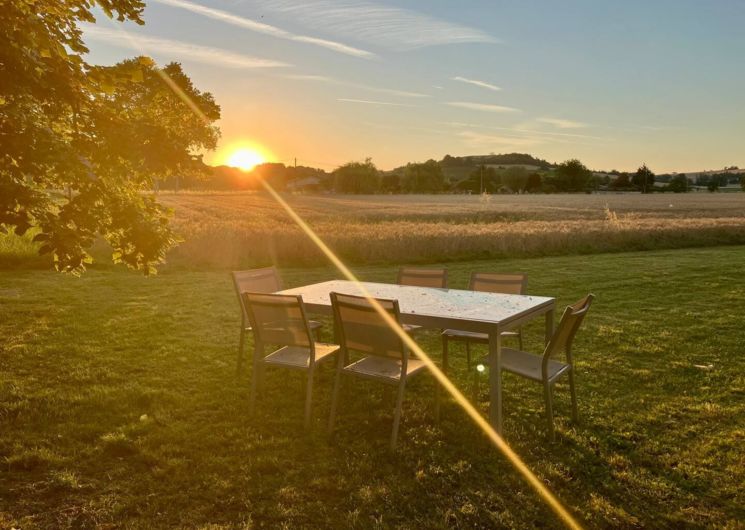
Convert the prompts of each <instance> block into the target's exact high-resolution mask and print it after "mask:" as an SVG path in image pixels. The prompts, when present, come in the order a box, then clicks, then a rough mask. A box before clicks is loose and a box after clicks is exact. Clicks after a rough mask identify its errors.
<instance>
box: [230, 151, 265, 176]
mask: <svg viewBox="0 0 745 530" xmlns="http://www.w3.org/2000/svg"><path fill="white" fill-rule="evenodd" d="M266 161H267V160H266V157H265V156H264V155H263V154H262V153H261V152H260V151H259V150H258V149H253V148H249V147H240V148H238V149H236V150H234V151H233V152H232V153H230V154H229V155H228V157H227V158H226V159H225V164H226V165H228V166H232V167H237V168H239V169H242V170H243V171H251V170H252V169H253V168H255V167H256V166H258V165H259V164H263V163H264V162H266Z"/></svg>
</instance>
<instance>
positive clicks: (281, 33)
mask: <svg viewBox="0 0 745 530" xmlns="http://www.w3.org/2000/svg"><path fill="white" fill-rule="evenodd" d="M154 1H155V2H159V3H161V4H164V5H168V6H171V7H178V8H181V9H185V10H187V11H191V12H192V13H196V14H199V15H202V16H205V17H208V18H212V19H214V20H219V21H221V22H225V23H227V24H232V25H234V26H238V27H240V28H244V29H247V30H250V31H254V32H257V33H264V34H266V35H271V36H273V37H278V38H281V39H287V40H291V41H295V42H303V43H306V44H313V45H315V46H321V47H323V48H327V49H329V50H333V51H335V52H339V53H344V54H346V55H352V56H355V57H362V58H365V59H370V58H372V57H375V54H374V53H372V52H369V51H367V50H361V49H359V48H355V47H352V46H348V45H346V44H343V43H341V42H336V41H332V40H326V39H320V38H317V37H308V36H306V35H296V34H294V33H291V32H289V31H286V30H284V29H281V28H278V27H276V26H272V25H270V24H265V23H263V22H257V21H256V20H252V19H250V18H246V17H242V16H240V15H234V14H233V13H228V12H227V11H222V10H221V9H214V8H212V7H207V6H203V5H201V4H196V3H194V2H189V1H188V0H154Z"/></svg>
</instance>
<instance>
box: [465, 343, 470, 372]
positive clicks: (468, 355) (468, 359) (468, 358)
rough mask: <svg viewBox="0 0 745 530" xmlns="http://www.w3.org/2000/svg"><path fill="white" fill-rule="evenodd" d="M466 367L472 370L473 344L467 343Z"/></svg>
mask: <svg viewBox="0 0 745 530" xmlns="http://www.w3.org/2000/svg"><path fill="white" fill-rule="evenodd" d="M466 366H467V367H468V369H469V370H470V369H471V342H470V341H466Z"/></svg>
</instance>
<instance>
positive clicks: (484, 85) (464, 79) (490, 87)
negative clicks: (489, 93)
mask: <svg viewBox="0 0 745 530" xmlns="http://www.w3.org/2000/svg"><path fill="white" fill-rule="evenodd" d="M453 81H460V82H461V83H468V84H469V85H475V86H477V87H481V88H486V89H488V90H493V91H495V92H498V91H500V90H502V89H501V88H500V87H498V86H497V85H492V84H491V83H487V82H486V81H479V80H478V79H468V78H467V77H460V76H458V77H453Z"/></svg>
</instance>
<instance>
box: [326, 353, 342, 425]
mask: <svg viewBox="0 0 745 530" xmlns="http://www.w3.org/2000/svg"><path fill="white" fill-rule="evenodd" d="M337 355H342V353H341V352H339V353H338V354H337ZM340 386H341V370H340V369H337V370H336V374H335V375H334V390H333V392H332V393H331V412H330V413H329V426H328V431H329V433H332V432H333V431H334V422H335V421H336V406H337V403H338V401H339V387H340Z"/></svg>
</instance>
